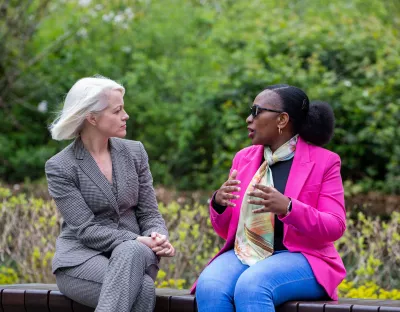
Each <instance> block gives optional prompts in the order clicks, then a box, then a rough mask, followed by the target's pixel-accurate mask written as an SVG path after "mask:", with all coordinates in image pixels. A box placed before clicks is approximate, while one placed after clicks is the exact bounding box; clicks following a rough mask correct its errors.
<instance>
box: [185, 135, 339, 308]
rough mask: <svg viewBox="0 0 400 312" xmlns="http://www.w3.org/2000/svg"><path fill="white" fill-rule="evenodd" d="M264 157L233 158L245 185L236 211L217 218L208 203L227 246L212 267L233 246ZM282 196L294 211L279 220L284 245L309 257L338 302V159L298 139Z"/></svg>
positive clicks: (253, 153) (251, 152)
mask: <svg viewBox="0 0 400 312" xmlns="http://www.w3.org/2000/svg"><path fill="white" fill-rule="evenodd" d="M263 153H264V147H263V146H262V145H253V146H250V147H247V148H244V149H242V150H241V151H239V152H238V153H237V154H236V156H235V158H234V159H233V164H232V168H231V172H232V170H234V169H236V170H237V171H238V174H237V177H236V179H238V180H240V181H241V184H240V186H241V190H240V192H239V193H238V194H239V195H240V198H239V199H237V200H232V201H233V202H234V203H235V204H236V206H235V207H228V208H227V209H226V210H225V211H224V212H223V213H222V214H218V213H217V212H216V211H215V210H214V209H213V208H212V207H211V205H210V218H211V223H212V225H213V227H214V229H215V231H216V232H217V234H218V235H219V236H221V237H222V238H223V239H225V240H226V242H225V245H224V246H223V247H222V249H221V250H220V251H219V252H218V253H217V255H216V256H215V257H214V258H213V259H211V261H210V262H209V263H208V264H210V263H211V262H212V261H213V260H214V259H215V258H217V257H218V256H219V255H220V254H222V253H224V252H226V251H228V250H230V249H232V248H233V246H234V242H235V236H236V230H237V226H238V221H239V212H240V207H241V203H242V199H243V197H244V192H245V191H246V189H247V186H248V184H249V183H250V181H251V179H252V177H253V176H254V174H255V173H256V171H257V170H258V168H259V166H260V164H261V160H262V157H263ZM284 194H285V195H286V196H288V197H290V198H291V199H292V212H291V213H290V214H289V215H288V216H286V217H283V218H280V220H281V221H282V222H283V224H284V239H283V243H284V245H285V246H286V248H287V249H288V250H289V251H290V252H301V253H302V254H303V255H304V256H305V257H306V259H307V260H308V262H309V263H310V266H311V268H312V270H313V272H314V274H315V277H316V279H317V281H318V283H319V284H321V285H322V286H323V287H324V288H325V290H326V292H327V294H328V295H329V296H330V297H331V298H332V299H333V300H337V298H338V296H337V286H338V285H339V284H340V282H341V281H342V280H343V279H344V277H345V275H346V270H345V267H344V265H343V262H342V259H341V258H340V256H339V253H338V252H337V250H336V248H335V246H334V245H333V243H334V241H336V240H337V239H339V238H340V237H341V236H342V235H343V233H344V231H345V229H346V212H345V207H344V191H343V184H342V179H341V176H340V158H339V156H338V155H337V154H335V153H333V152H331V151H328V150H326V149H324V148H321V147H317V146H314V145H310V144H308V143H307V142H305V141H304V140H302V139H301V138H299V140H298V142H297V146H296V153H295V156H294V159H293V164H292V168H291V170H290V173H289V177H288V181H287V184H286V189H285V193H284ZM196 283H197V282H196ZM196 283H195V284H194V285H193V286H192V289H191V292H192V293H194V292H195V289H196Z"/></svg>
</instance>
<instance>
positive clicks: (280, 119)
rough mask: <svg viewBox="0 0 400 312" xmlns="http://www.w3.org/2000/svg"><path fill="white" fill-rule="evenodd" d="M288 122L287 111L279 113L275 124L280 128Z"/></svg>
mask: <svg viewBox="0 0 400 312" xmlns="http://www.w3.org/2000/svg"><path fill="white" fill-rule="evenodd" d="M288 122H289V115H288V113H285V112H283V113H281V114H279V116H278V120H277V125H278V127H279V128H281V129H283V128H285V127H286V126H287V124H288Z"/></svg>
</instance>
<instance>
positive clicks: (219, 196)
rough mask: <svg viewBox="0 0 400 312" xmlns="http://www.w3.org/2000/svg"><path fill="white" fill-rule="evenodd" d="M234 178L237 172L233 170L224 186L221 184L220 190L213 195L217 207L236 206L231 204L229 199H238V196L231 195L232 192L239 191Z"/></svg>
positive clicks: (237, 181)
mask: <svg viewBox="0 0 400 312" xmlns="http://www.w3.org/2000/svg"><path fill="white" fill-rule="evenodd" d="M236 176H237V170H236V169H234V170H233V171H232V173H231V175H230V176H229V178H228V180H227V181H226V182H225V183H224V184H222V186H221V187H220V189H219V190H218V191H217V193H216V194H215V201H216V203H217V204H218V205H221V206H232V207H234V206H236V204H234V203H232V202H231V199H238V198H239V197H240V196H239V195H233V194H232V193H233V192H239V191H240V187H238V185H239V184H240V181H239V180H236Z"/></svg>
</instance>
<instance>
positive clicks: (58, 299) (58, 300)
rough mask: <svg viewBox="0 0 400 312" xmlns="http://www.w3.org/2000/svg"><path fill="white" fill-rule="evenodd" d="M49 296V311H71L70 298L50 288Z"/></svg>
mask: <svg viewBox="0 0 400 312" xmlns="http://www.w3.org/2000/svg"><path fill="white" fill-rule="evenodd" d="M49 296H50V297H49V308H50V312H73V310H72V300H71V299H69V298H67V297H66V296H64V295H63V294H61V293H60V292H59V291H57V290H52V291H51V292H50V294H49Z"/></svg>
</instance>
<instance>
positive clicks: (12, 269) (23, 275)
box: [0, 186, 400, 299]
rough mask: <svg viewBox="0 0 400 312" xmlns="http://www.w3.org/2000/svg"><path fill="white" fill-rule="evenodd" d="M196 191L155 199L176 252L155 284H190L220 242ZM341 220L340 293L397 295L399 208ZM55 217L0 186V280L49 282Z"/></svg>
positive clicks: (50, 205)
mask: <svg viewBox="0 0 400 312" xmlns="http://www.w3.org/2000/svg"><path fill="white" fill-rule="evenodd" d="M197 196H198V194H196V196H193V197H192V199H190V198H182V197H180V198H178V201H179V203H178V202H176V201H172V202H169V203H168V204H162V203H160V204H159V208H160V211H161V213H162V215H163V216H164V219H165V221H166V224H167V227H168V229H169V232H170V241H171V242H172V243H173V245H174V247H175V249H176V256H175V257H173V258H162V260H161V262H160V272H159V275H158V277H157V281H156V285H157V287H172V288H188V287H190V285H191V284H192V283H193V282H194V281H195V279H196V278H197V276H198V274H199V273H200V272H201V271H202V269H203V268H204V267H205V266H206V264H207V262H208V261H209V260H210V259H211V257H212V256H213V255H214V254H216V253H217V251H218V250H219V248H220V247H222V245H223V241H222V239H220V238H219V237H217V235H216V234H215V233H214V231H213V229H212V226H211V224H210V220H209V212H208V207H207V206H206V205H200V204H198V203H196V201H195V200H193V199H195V198H197ZM347 221H348V228H347V231H346V232H345V235H344V236H343V237H342V238H341V239H340V240H339V241H338V242H337V244H336V246H337V248H338V250H339V252H340V254H341V256H342V258H343V261H344V263H345V266H346V268H347V271H348V275H347V280H346V281H344V282H343V283H342V284H341V286H340V287H339V290H340V294H341V296H342V297H351V298H352V297H359V298H375V296H376V298H391V299H396V298H398V295H399V289H400V275H399V272H400V249H399V248H400V243H399V242H400V237H399V232H400V231H399V228H398V227H399V224H400V222H399V221H400V213H398V212H394V213H393V214H392V218H391V219H390V220H387V221H381V220H380V219H379V218H378V217H376V218H372V217H365V216H364V215H363V214H362V213H359V214H358V216H357V218H356V219H355V220H352V219H350V218H349V219H348V220H347ZM60 222H61V220H60V215H59V213H58V212H57V209H56V207H55V205H54V202H53V201H49V200H43V199H39V198H35V197H29V198H27V197H26V196H25V195H24V194H23V193H16V194H14V195H13V194H12V192H11V191H10V190H9V189H8V188H4V187H1V186H0V233H1V234H0V259H7V260H8V261H7V264H5V265H4V264H2V265H1V268H0V284H2V283H15V282H23V283H24V282H25V283H26V282H35V283H39V282H42V283H43V282H44V283H46V282H47V283H54V276H53V275H52V273H51V259H52V256H53V254H54V248H55V238H56V236H57V235H58V233H59V230H60V224H61V223H60ZM1 281H3V282H1ZM396 289H397V290H396Z"/></svg>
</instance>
